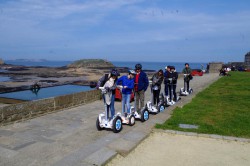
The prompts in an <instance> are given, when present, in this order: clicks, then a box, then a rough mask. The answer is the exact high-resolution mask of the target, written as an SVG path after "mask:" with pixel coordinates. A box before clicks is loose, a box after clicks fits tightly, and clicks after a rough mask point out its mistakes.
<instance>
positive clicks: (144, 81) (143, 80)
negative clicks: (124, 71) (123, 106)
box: [138, 71, 149, 91]
mask: <svg viewBox="0 0 250 166" xmlns="http://www.w3.org/2000/svg"><path fill="white" fill-rule="evenodd" d="M148 84H149V83H148V76H147V74H146V73H144V72H143V71H141V72H140V76H139V80H138V91H141V90H144V91H146V90H147V89H148Z"/></svg>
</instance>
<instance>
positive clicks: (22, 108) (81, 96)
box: [0, 90, 101, 126]
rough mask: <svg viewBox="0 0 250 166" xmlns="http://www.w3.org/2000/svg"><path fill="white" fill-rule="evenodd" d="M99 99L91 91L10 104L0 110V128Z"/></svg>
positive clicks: (96, 92) (95, 92)
mask: <svg viewBox="0 0 250 166" xmlns="http://www.w3.org/2000/svg"><path fill="white" fill-rule="evenodd" d="M100 98H101V94H100V91H98V90H91V91H86V92H80V93H74V94H69V95H64V96H58V97H53V98H47V99H41V100H35V101H28V102H23V103H18V104H12V105H8V106H5V107H1V108H0V126H2V125H4V124H8V123H12V122H15V121H23V120H26V119H30V118H33V117H37V116H40V115H43V114H47V113H49V112H53V111H57V110H62V109H65V108H69V107H74V106H78V105H83V104H87V103H90V102H93V101H96V100H99V99H100Z"/></svg>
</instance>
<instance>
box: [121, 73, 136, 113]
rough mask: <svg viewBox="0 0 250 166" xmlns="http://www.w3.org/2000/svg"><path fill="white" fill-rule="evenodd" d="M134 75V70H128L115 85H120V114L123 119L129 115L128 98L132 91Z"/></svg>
mask: <svg viewBox="0 0 250 166" xmlns="http://www.w3.org/2000/svg"><path fill="white" fill-rule="evenodd" d="M135 74H136V72H135V71H134V70H129V71H128V75H124V76H122V77H120V78H119V79H118V80H117V85H120V84H121V85H122V114H123V115H125V117H126V116H127V114H129V113H130V97H131V94H132V91H133V89H134V76H135ZM125 106H126V107H125ZM125 108H126V109H125Z"/></svg>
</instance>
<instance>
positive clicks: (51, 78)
mask: <svg viewBox="0 0 250 166" xmlns="http://www.w3.org/2000/svg"><path fill="white" fill-rule="evenodd" d="M113 67H114V66H107V65H104V67H102V66H100V65H98V66H96V67H95V66H94V65H90V67H85V66H84V67H80V66H75V67H74V66H73V65H68V66H62V67H44V66H20V65H11V64H1V65H0V77H9V80H7V81H3V82H0V93H8V92H14V91H21V90H27V89H30V88H31V87H32V85H34V84H35V83H37V84H38V85H39V86H40V87H41V88H43V87H51V86H60V85H66V84H76V85H90V83H91V82H93V81H94V82H96V81H97V80H98V79H99V78H100V77H101V76H102V75H104V74H105V73H108V72H109V71H110V69H111V68H113ZM115 68H117V70H118V71H119V72H120V73H121V74H124V73H127V71H128V69H129V68H127V67H115ZM146 72H147V73H149V74H150V73H153V72H154V71H151V70H146Z"/></svg>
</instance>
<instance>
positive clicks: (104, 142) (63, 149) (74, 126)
mask: <svg viewBox="0 0 250 166" xmlns="http://www.w3.org/2000/svg"><path fill="white" fill-rule="evenodd" d="M218 78H219V76H218V74H217V73H215V74H212V73H211V74H205V75H204V76H202V77H194V79H193V80H192V81H191V82H190V85H191V87H192V88H193V89H194V93H193V94H192V95H190V96H186V97H182V99H181V101H180V102H178V103H177V104H176V105H174V106H170V107H168V108H166V109H165V111H164V112H162V113H160V114H157V115H150V118H149V120H148V121H146V122H144V123H141V122H140V121H136V124H135V125H134V126H126V125H123V130H122V131H121V132H120V133H116V134H115V133H113V132H112V131H108V130H103V131H97V129H96V126H95V123H96V118H97V116H98V114H99V113H101V112H103V111H104V106H103V101H102V100H99V101H95V102H93V103H90V104H86V105H82V106H78V107H75V108H70V109H65V110H62V111H59V112H55V113H51V114H47V115H43V116H41V117H37V118H34V119H31V120H27V121H25V122H18V123H14V124H10V125H7V126H2V127H1V128H0V165H1V166H5V165H6V166H47V165H52V166H69V165H74V166H80V165H92V166H93V165H103V164H105V163H106V162H107V161H109V160H110V159H111V158H113V157H114V156H116V155H117V154H119V155H122V156H126V155H127V154H128V153H129V152H130V151H132V150H133V149H134V148H135V147H136V146H137V145H138V144H139V143H140V142H141V141H143V140H144V139H145V138H147V137H148V136H149V135H150V133H151V131H152V129H153V127H154V125H155V124H156V123H163V122H164V121H166V120H167V119H168V118H169V117H170V114H171V111H172V110H173V109H174V108H175V107H177V106H179V107H182V106H183V105H184V104H186V103H188V102H190V101H191V99H192V98H193V97H194V96H195V94H197V93H198V92H199V91H201V90H203V89H204V88H206V87H207V86H209V85H210V84H211V83H213V82H214V81H216V80H217V79H218ZM181 87H183V78H180V79H179V80H178V86H177V92H178V91H179V89H180V88H181ZM163 90H164V88H162V91H163ZM149 99H150V90H149V89H148V90H147V92H146V100H145V101H148V100H149ZM115 106H116V112H119V111H121V102H116V105H115Z"/></svg>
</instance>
